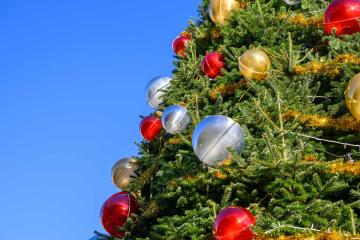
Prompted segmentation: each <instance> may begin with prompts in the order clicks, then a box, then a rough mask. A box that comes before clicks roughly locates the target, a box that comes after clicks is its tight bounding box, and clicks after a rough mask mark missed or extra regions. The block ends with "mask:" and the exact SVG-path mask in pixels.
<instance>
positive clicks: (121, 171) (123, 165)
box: [111, 158, 137, 190]
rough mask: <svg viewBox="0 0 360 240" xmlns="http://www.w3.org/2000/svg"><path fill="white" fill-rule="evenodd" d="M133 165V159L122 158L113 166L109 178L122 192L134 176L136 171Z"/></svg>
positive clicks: (134, 161)
mask: <svg viewBox="0 0 360 240" xmlns="http://www.w3.org/2000/svg"><path fill="white" fill-rule="evenodd" d="M135 163H136V159H134V158H123V159H120V160H119V161H117V162H116V163H115V164H114V166H113V168H112V170H111V176H112V181H113V183H114V185H115V186H117V187H118V188H120V189H122V190H123V189H124V188H126V187H127V186H128V185H129V183H130V182H131V176H133V175H134V174H135V171H136V169H137V166H136V165H135Z"/></svg>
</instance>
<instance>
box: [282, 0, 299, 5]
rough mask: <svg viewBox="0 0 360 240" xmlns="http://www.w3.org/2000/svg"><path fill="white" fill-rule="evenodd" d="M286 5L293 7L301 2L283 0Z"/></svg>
mask: <svg viewBox="0 0 360 240" xmlns="http://www.w3.org/2000/svg"><path fill="white" fill-rule="evenodd" d="M284 2H285V3H286V4H287V5H290V6H293V5H297V4H299V3H301V0H284Z"/></svg>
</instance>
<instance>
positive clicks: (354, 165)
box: [329, 161, 360, 175]
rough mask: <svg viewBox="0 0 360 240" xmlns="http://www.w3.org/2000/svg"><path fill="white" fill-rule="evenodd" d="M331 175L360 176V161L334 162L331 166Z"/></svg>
mask: <svg viewBox="0 0 360 240" xmlns="http://www.w3.org/2000/svg"><path fill="white" fill-rule="evenodd" d="M329 172H330V173H340V174H351V175H360V161H357V162H343V161H338V162H333V163H330V164H329Z"/></svg>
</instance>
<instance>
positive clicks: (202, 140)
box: [192, 115, 245, 166]
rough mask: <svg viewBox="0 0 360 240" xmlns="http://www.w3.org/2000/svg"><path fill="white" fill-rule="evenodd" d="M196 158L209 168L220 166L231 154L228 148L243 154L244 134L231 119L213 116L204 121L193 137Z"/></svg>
mask: <svg viewBox="0 0 360 240" xmlns="http://www.w3.org/2000/svg"><path fill="white" fill-rule="evenodd" d="M192 145H193V148H194V151H195V154H196V156H197V157H198V158H199V159H200V160H201V161H202V162H203V163H205V164H207V165H209V166H214V165H218V164H219V163H221V162H222V161H223V160H224V159H225V158H226V157H227V156H228V154H229V151H228V148H229V147H230V148H232V149H233V150H234V151H236V152H238V153H241V152H242V150H243V149H244V145H245V140H244V132H243V130H242V128H241V127H240V125H239V124H238V123H237V122H235V121H234V120H232V119H231V118H229V117H226V116H221V115H212V116H208V117H206V118H205V119H203V120H202V121H201V122H200V123H199V124H198V125H197V126H196V128H195V130H194V133H193V135H192Z"/></svg>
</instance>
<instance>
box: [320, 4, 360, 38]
mask: <svg viewBox="0 0 360 240" xmlns="http://www.w3.org/2000/svg"><path fill="white" fill-rule="evenodd" d="M359 18H360V0H335V1H333V2H332V3H331V4H330V5H329V6H328V8H327V9H326V11H325V17H324V29H325V32H326V33H327V34H329V35H330V34H331V33H332V29H335V30H336V35H338V36H339V35H343V34H353V33H356V32H359V31H360V26H359V23H358V19H359Z"/></svg>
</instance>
